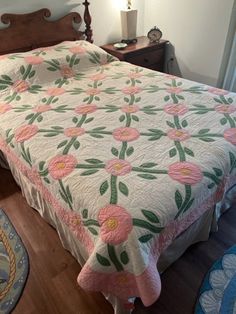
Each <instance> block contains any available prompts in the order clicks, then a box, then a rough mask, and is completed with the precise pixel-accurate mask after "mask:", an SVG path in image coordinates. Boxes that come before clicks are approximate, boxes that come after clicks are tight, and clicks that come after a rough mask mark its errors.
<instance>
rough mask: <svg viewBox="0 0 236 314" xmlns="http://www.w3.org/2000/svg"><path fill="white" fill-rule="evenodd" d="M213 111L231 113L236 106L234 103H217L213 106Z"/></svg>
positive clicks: (235, 109)
mask: <svg viewBox="0 0 236 314" xmlns="http://www.w3.org/2000/svg"><path fill="white" fill-rule="evenodd" d="M215 111H217V112H219V113H229V114H230V113H233V112H235V111H236V106H234V105H217V106H215Z"/></svg>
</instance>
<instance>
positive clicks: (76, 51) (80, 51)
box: [69, 46, 86, 54]
mask: <svg viewBox="0 0 236 314" xmlns="http://www.w3.org/2000/svg"><path fill="white" fill-rule="evenodd" d="M69 51H70V52H72V53H73V54H83V53H85V52H86V50H85V49H84V48H83V47H81V46H74V47H71V48H70V49H69Z"/></svg>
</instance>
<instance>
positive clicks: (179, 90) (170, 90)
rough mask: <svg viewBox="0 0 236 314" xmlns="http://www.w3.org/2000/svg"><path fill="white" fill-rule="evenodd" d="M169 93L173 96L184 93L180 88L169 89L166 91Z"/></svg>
mask: <svg viewBox="0 0 236 314" xmlns="http://www.w3.org/2000/svg"><path fill="white" fill-rule="evenodd" d="M166 91H167V93H171V94H180V93H182V92H183V89H182V88H180V87H169V88H167V89H166Z"/></svg>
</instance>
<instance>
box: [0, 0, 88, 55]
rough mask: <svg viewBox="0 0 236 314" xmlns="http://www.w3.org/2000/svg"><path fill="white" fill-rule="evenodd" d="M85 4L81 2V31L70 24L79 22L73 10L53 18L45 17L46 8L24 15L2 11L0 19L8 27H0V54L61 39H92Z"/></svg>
mask: <svg viewBox="0 0 236 314" xmlns="http://www.w3.org/2000/svg"><path fill="white" fill-rule="evenodd" d="M89 4H90V3H89V2H88V1H87V0H85V1H84V2H83V5H84V7H85V10H84V18H83V20H84V23H85V31H79V30H76V29H75V27H74V25H73V24H74V23H76V24H80V25H81V23H82V18H81V16H80V14H79V13H77V12H72V13H69V14H67V15H66V16H64V17H62V18H60V19H59V20H56V21H48V20H47V18H48V17H50V16H51V12H50V10H48V9H41V10H39V11H36V12H32V13H27V14H3V15H2V16H1V21H2V23H4V24H8V27H6V28H3V29H0V55H3V54H7V53H16V52H23V51H29V50H32V49H36V48H40V47H46V46H52V45H56V44H59V43H60V42H62V41H65V40H68V41H73V40H79V39H85V40H87V41H89V42H93V39H92V35H93V33H92V29H91V15H90V12H89ZM80 25H79V26H80Z"/></svg>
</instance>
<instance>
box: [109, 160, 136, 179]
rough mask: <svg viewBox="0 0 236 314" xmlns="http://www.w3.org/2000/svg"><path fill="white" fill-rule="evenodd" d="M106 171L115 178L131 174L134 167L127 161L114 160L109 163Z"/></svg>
mask: <svg viewBox="0 0 236 314" xmlns="http://www.w3.org/2000/svg"><path fill="white" fill-rule="evenodd" d="M105 169H106V171H107V172H108V173H110V174H112V175H113V176H124V175H126V174H128V173H130V172H131V170H132V166H131V164H130V163H129V162H128V161H126V160H122V159H112V160H109V161H108V162H107V164H106V167H105Z"/></svg>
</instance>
